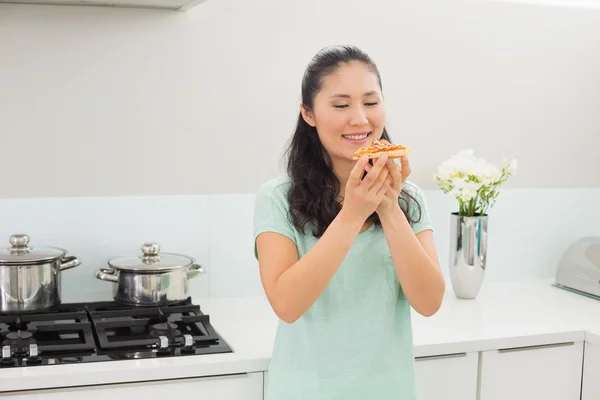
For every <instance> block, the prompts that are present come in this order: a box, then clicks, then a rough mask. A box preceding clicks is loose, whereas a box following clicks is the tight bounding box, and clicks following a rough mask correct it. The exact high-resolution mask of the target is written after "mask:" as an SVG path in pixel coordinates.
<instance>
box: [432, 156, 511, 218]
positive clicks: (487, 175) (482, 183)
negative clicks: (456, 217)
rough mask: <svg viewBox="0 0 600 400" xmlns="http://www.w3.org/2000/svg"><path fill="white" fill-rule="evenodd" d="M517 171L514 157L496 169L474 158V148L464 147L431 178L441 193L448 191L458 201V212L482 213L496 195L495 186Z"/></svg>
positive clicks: (496, 189) (504, 161) (488, 163)
mask: <svg viewBox="0 0 600 400" xmlns="http://www.w3.org/2000/svg"><path fill="white" fill-rule="evenodd" d="M516 170H517V160H512V161H511V162H510V164H509V163H508V162H507V161H506V160H503V164H502V168H498V167H497V166H496V165H494V164H492V163H490V162H488V161H486V160H484V159H483V158H478V157H476V156H475V152H474V151H473V149H465V150H461V151H459V152H458V153H456V154H455V155H453V156H452V157H450V158H449V159H448V160H446V161H444V162H443V163H441V164H440V165H439V167H438V169H437V173H436V174H435V175H434V180H436V181H437V183H438V185H439V187H440V189H442V191H443V192H444V193H450V194H451V195H452V196H454V197H455V198H456V199H457V200H458V201H459V203H460V211H459V214H460V215H467V213H469V214H471V213H485V212H486V211H487V208H488V207H490V201H491V200H493V199H495V197H496V196H497V194H498V186H499V185H501V184H502V183H504V182H505V181H506V179H507V178H508V176H509V175H511V174H513V173H514V172H515V171H516ZM473 199H475V201H474V202H473V201H472V200H473ZM491 204H493V201H492V203H491Z"/></svg>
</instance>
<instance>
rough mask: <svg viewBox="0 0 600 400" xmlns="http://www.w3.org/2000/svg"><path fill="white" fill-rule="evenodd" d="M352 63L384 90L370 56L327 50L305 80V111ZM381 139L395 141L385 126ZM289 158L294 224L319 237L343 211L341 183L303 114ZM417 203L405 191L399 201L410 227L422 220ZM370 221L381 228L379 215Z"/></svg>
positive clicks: (353, 49) (354, 50)
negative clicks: (414, 212) (309, 228)
mask: <svg viewBox="0 0 600 400" xmlns="http://www.w3.org/2000/svg"><path fill="white" fill-rule="evenodd" d="M353 61H358V62H362V63H364V64H365V65H366V66H367V67H369V68H370V69H371V70H372V71H373V73H374V74H375V75H376V76H377V80H378V83H379V87H380V89H381V90H382V91H383V88H382V85H381V76H380V74H379V70H378V69H377V66H376V65H375V63H374V62H373V61H372V60H371V58H370V57H369V56H368V55H367V54H365V53H364V52H363V51H361V50H360V49H358V48H356V47H353V46H334V47H327V48H324V49H322V50H321V51H320V52H319V53H317V55H315V57H314V58H313V59H312V61H311V62H310V63H309V65H308V67H307V68H306V71H305V72H304V76H303V78H302V104H303V105H304V108H305V109H306V111H312V109H313V102H314V99H315V96H316V95H317V93H319V91H320V90H321V88H322V85H323V79H324V78H325V77H326V76H328V75H330V74H332V73H334V72H335V71H336V70H337V69H338V68H339V67H340V66H341V65H342V64H346V63H350V62H353ZM381 138H382V139H385V140H388V141H389V142H392V140H391V139H390V136H389V134H388V132H387V129H386V128H385V127H384V128H383V134H382V135H381ZM286 156H287V173H288V176H289V178H290V180H291V187H290V190H289V192H288V201H289V205H290V213H291V217H292V222H293V224H294V226H295V227H296V229H298V230H299V231H300V232H304V227H305V225H306V224H307V223H309V222H310V223H311V224H312V226H313V231H312V233H313V235H314V236H316V237H320V236H322V235H323V233H324V232H325V230H326V229H327V227H328V226H329V224H331V222H332V221H333V219H334V218H335V217H336V216H337V214H338V213H339V212H340V210H341V209H342V205H341V203H340V202H339V201H338V197H339V194H340V182H339V179H338V178H337V176H336V175H335V174H334V172H333V165H332V160H331V157H330V156H329V153H327V151H326V150H325V148H324V147H323V145H322V144H321V140H320V139H319V135H318V133H317V130H316V128H314V127H312V126H310V125H309V124H307V123H306V121H305V120H304V118H303V117H302V113H299V115H298V122H297V125H296V130H295V132H294V134H293V135H292V137H291V140H290V142H289V145H288V148H287V151H286ZM409 200H411V201H409ZM414 200H415V199H414V197H412V196H411V195H410V193H408V192H407V191H406V190H404V189H403V190H402V193H401V194H400V197H399V198H398V202H399V204H400V208H401V209H402V211H403V213H404V215H405V216H406V218H407V219H408V221H409V222H410V223H411V224H412V223H415V222H418V220H420V218H421V208H420V205H419V203H418V202H417V201H414ZM410 203H414V204H415V205H416V206H417V207H418V209H419V213H418V216H419V217H418V218H416V220H415V219H413V217H412V213H411V212H410V211H409V210H410V208H411V204H410ZM368 220H370V221H372V222H373V223H374V224H375V225H376V226H378V227H380V226H381V221H380V220H379V217H378V215H377V213H373V214H371V216H370V217H369V219H368Z"/></svg>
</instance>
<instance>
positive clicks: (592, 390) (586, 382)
mask: <svg viewBox="0 0 600 400" xmlns="http://www.w3.org/2000/svg"><path fill="white" fill-rule="evenodd" d="M599 377H600V346H598V345H595V344H591V343H590V342H587V343H586V344H585V352H584V356H583V385H582V388H581V400H598V399H600V379H599Z"/></svg>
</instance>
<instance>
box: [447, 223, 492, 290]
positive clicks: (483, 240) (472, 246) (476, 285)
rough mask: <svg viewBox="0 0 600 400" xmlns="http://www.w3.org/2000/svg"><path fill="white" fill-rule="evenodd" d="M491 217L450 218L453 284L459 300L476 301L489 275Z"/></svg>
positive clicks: (451, 277)
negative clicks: (488, 251)
mask: <svg viewBox="0 0 600 400" xmlns="http://www.w3.org/2000/svg"><path fill="white" fill-rule="evenodd" d="M487 227H488V216H487V215H482V216H474V217H461V216H459V215H458V213H452V214H451V215H450V260H449V261H450V262H449V266H448V268H449V269H450V281H451V282H452V289H453V290H454V294H455V295H456V297H458V298H460V299H474V298H476V297H477V294H478V293H479V289H480V288H481V284H482V283H483V278H484V275H485V263H486V254H487Z"/></svg>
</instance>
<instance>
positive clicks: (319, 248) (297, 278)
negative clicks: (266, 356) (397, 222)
mask: <svg viewBox="0 0 600 400" xmlns="http://www.w3.org/2000/svg"><path fill="white" fill-rule="evenodd" d="M367 162H368V159H367V158H366V157H364V158H362V159H361V160H360V161H359V162H357V163H356V165H355V166H354V168H353V169H352V172H351V173H350V177H349V179H348V182H347V184H346V188H345V190H344V202H343V205H342V210H341V211H340V212H339V213H338V215H337V216H336V217H335V218H334V220H333V221H332V222H331V224H330V225H329V226H328V227H327V230H325V232H324V233H323V235H322V236H321V237H320V238H319V240H318V241H317V243H316V244H315V245H314V246H313V247H312V248H311V249H310V250H309V251H308V252H307V253H306V254H305V255H304V256H303V257H301V258H300V260H298V249H297V248H296V245H295V243H294V242H293V241H292V240H291V239H289V238H288V237H286V236H285V235H282V234H279V233H274V232H268V231H267V232H264V233H261V234H260V235H258V237H257V240H256V246H257V253H258V264H259V269H260V276H261V281H262V284H263V287H264V289H265V293H266V295H267V298H268V299H269V302H270V303H271V307H273V310H274V311H275V313H276V314H277V316H278V317H279V318H280V319H281V320H283V321H285V322H288V323H292V322H294V321H296V320H297V319H298V318H300V317H301V316H302V315H303V314H304V313H305V312H306V311H307V310H308V309H309V308H310V307H311V306H312V305H313V304H314V303H315V301H317V299H318V298H319V296H321V293H323V291H324V290H325V288H326V287H327V285H329V282H331V279H332V278H333V276H334V275H335V273H336V271H337V269H338V268H339V266H340V264H341V263H342V261H343V260H344V257H346V254H348V251H349V250H350V247H352V243H354V240H355V239H356V237H357V236H358V234H359V233H360V230H361V229H362V227H363V225H364V222H365V221H366V219H367V218H368V216H369V215H371V214H372V213H373V211H375V209H376V208H377V206H378V205H379V203H380V202H381V199H382V198H383V196H384V194H385V192H386V190H387V189H388V187H389V185H390V180H389V179H388V169H387V168H384V167H385V162H386V158H382V159H380V160H378V161H377V162H376V163H375V165H374V166H373V167H371V168H370V171H369V172H368V173H367V175H366V176H365V177H364V178H363V179H361V176H362V175H363V172H364V171H365V165H367Z"/></svg>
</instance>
